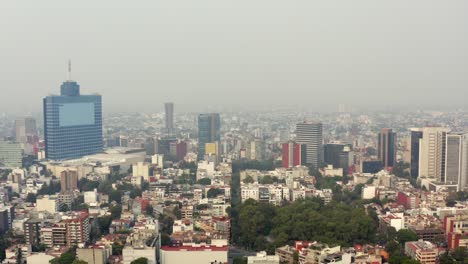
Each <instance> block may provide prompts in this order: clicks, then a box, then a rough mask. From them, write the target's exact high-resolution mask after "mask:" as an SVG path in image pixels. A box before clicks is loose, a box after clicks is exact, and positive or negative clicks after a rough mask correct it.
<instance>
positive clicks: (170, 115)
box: [164, 103, 174, 135]
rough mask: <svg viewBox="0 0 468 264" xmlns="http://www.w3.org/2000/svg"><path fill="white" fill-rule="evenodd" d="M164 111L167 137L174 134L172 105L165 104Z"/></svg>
mask: <svg viewBox="0 0 468 264" xmlns="http://www.w3.org/2000/svg"><path fill="white" fill-rule="evenodd" d="M164 109H165V110H166V112H165V113H166V132H167V134H169V135H172V134H173V133H174V103H165V104H164Z"/></svg>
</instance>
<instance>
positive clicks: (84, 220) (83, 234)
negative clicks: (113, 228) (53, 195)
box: [64, 212, 91, 246]
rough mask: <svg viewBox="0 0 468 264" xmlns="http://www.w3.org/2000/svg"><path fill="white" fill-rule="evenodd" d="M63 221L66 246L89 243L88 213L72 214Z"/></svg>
mask: <svg viewBox="0 0 468 264" xmlns="http://www.w3.org/2000/svg"><path fill="white" fill-rule="evenodd" d="M64 221H65V223H66V228H67V233H66V239H67V245H68V246H74V245H75V246H76V245H79V244H85V243H86V242H88V241H89V235H90V231H91V229H90V225H89V217H88V213H86V212H73V213H72V214H70V215H68V216H67V217H66V219H65V220H64Z"/></svg>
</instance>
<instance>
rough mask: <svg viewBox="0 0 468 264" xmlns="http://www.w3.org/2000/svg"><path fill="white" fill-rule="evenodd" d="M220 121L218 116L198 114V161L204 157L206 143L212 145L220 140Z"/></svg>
mask: <svg viewBox="0 0 468 264" xmlns="http://www.w3.org/2000/svg"><path fill="white" fill-rule="evenodd" d="M220 129H221V119H220V116H219V114H217V113H211V114H200V115H199V116H198V159H199V160H201V159H203V158H204V156H205V146H206V143H214V142H217V141H219V140H220V139H221V132H220Z"/></svg>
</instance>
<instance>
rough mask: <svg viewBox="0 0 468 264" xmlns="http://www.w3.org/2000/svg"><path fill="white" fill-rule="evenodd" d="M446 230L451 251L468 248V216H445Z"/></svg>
mask: <svg viewBox="0 0 468 264" xmlns="http://www.w3.org/2000/svg"><path fill="white" fill-rule="evenodd" d="M444 230H445V235H446V237H447V242H448V247H449V248H450V249H456V248H458V247H465V248H468V235H467V234H468V214H455V215H448V216H445V218H444Z"/></svg>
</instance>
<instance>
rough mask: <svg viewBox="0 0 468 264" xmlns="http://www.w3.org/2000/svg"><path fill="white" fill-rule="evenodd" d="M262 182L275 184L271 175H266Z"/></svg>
mask: <svg viewBox="0 0 468 264" xmlns="http://www.w3.org/2000/svg"><path fill="white" fill-rule="evenodd" d="M260 183H261V184H273V183H274V180H273V177H271V176H270V175H265V176H263V177H262V179H261V180H260Z"/></svg>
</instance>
